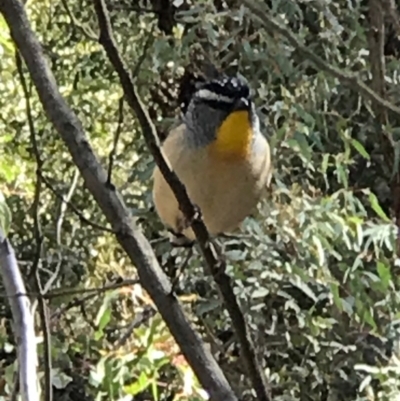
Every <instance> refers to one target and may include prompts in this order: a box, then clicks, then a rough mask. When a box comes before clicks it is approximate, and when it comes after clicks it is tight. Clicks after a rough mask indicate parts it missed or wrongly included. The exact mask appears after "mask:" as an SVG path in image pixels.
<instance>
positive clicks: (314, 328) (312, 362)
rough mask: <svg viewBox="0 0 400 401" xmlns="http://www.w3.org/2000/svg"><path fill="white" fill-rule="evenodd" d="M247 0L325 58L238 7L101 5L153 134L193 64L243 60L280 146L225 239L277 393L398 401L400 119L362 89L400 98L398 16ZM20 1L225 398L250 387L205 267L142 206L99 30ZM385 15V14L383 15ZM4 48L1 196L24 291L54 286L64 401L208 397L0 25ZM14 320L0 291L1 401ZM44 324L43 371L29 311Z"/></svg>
mask: <svg viewBox="0 0 400 401" xmlns="http://www.w3.org/2000/svg"><path fill="white" fill-rule="evenodd" d="M258 1H259V2H260V3H265V4H267V6H268V7H269V16H271V17H273V18H274V19H275V20H276V21H278V23H279V25H280V27H281V28H282V29H283V30H284V31H285V30H286V31H289V32H292V33H293V34H294V35H295V37H296V38H297V41H298V42H299V44H303V45H306V46H307V48H308V49H310V50H311V52H312V53H313V54H314V55H315V56H316V57H318V58H319V59H322V60H323V61H325V63H326V64H327V65H328V67H329V68H330V70H331V71H327V69H326V68H322V66H321V65H318V63H316V62H315V60H310V58H309V57H307V54H305V53H304V51H302V48H299V47H296V46H294V44H293V42H292V43H290V42H288V40H287V38H286V37H285V36H284V35H282V34H281V33H282V32H278V31H277V30H276V29H275V30H274V29H273V28H271V27H270V28H269V29H266V26H264V25H263V24H262V22H260V18H259V17H258V16H257V15H256V14H254V13H253V12H252V11H250V10H249V9H248V8H246V6H245V5H244V4H242V2H239V1H235V0H230V1H228V0H226V1H218V0H214V1H212V0H202V1H189V0H182V1H174V2H172V1H165V2H163V1H141V2H135V1H131V2H129V1H128V0H121V1H114V0H108V2H107V6H108V8H109V10H110V15H111V20H112V25H113V29H114V33H115V35H116V38H117V42H118V45H119V47H120V49H121V52H122V54H123V57H124V59H125V61H126V62H127V64H128V65H129V67H130V69H131V71H132V73H133V74H134V75H136V84H137V86H138V88H139V92H140V95H141V97H142V99H143V101H144V103H145V105H146V107H147V108H148V110H149V113H150V115H151V117H152V119H153V121H154V122H155V123H156V125H157V129H158V132H159V134H160V137H161V138H163V137H165V135H166V134H167V132H168V128H169V127H170V126H171V124H172V123H173V121H174V118H175V117H176V115H177V112H178V102H177V101H176V94H177V85H178V84H179V82H180V79H181V78H182V75H183V73H184V69H185V67H186V66H187V65H189V64H196V62H197V60H201V59H202V58H204V57H207V58H209V59H210V60H211V61H212V62H214V63H215V64H217V65H218V66H219V67H220V68H222V69H224V70H226V71H229V72H231V73H235V72H237V71H239V72H240V73H241V74H242V75H243V76H245V77H246V79H247V80H248V81H249V82H250V84H251V86H252V88H253V89H254V93H255V96H254V98H255V100H256V104H257V107H258V109H259V115H260V118H261V122H262V126H263V129H264V131H265V133H266V135H267V136H268V138H269V141H270V143H271V146H272V148H273V158H274V179H273V188H272V191H271V192H270V194H269V196H268V199H266V200H265V201H264V202H263V203H262V204H261V205H260V208H259V212H258V214H257V215H256V216H253V217H251V218H249V219H248V220H247V221H246V223H245V224H244V226H243V229H242V232H241V233H240V235H237V236H235V237H232V238H228V239H226V238H225V239H222V240H221V241H222V243H223V245H224V251H225V255H226V257H227V259H228V272H229V274H230V275H231V277H232V278H233V279H234V285H235V292H236V294H237V297H238V299H239V300H240V304H241V306H242V309H243V312H244V314H245V316H246V318H247V320H248V323H249V325H250V327H251V329H252V334H253V335H254V338H255V343H256V348H257V352H258V353H259V354H260V355H261V356H262V360H263V363H264V367H265V369H266V372H267V376H268V380H269V383H270V385H271V388H272V394H273V396H274V397H273V399H274V400H276V401H279V400H282V401H283V400H288V399H290V400H316V401H317V400H329V401H338V400H346V401H347V400H367V399H368V400H382V401H383V400H395V399H399V397H400V381H399V379H398V371H399V368H400V363H399V359H398V358H399V354H398V336H399V330H400V326H399V318H400V315H399V312H398V311H397V307H398V306H399V304H400V298H399V295H398V291H399V280H398V271H399V268H398V266H397V265H396V264H395V259H396V233H397V231H396V228H394V225H393V223H392V221H393V219H394V218H396V217H399V216H396V211H397V210H399V211H400V208H399V209H397V208H398V206H397V205H400V198H398V197H399V196H400V192H398V189H397V188H398V185H397V182H398V160H399V154H400V153H399V145H398V138H399V132H398V126H399V123H400V118H399V117H400V116H399V115H396V114H395V113H394V112H391V111H388V110H386V109H384V108H382V107H380V106H379V105H378V104H376V103H374V102H371V101H370V99H367V98H366V97H365V93H364V92H363V90H362V88H360V85H359V82H365V83H366V84H367V85H368V86H370V87H371V88H373V90H374V91H375V92H376V93H378V94H380V95H382V96H383V97H386V98H387V99H388V100H390V101H391V102H393V103H395V101H396V99H397V97H398V95H399V87H400V86H399V75H398V70H399V67H400V62H399V60H398V50H399V49H400V45H399V42H398V41H397V39H396V37H397V35H396V33H395V32H396V24H395V22H396V20H395V18H396V16H395V17H394V19H393V18H389V17H390V16H391V15H392V14H393V15H395V11H396V10H393V9H392V10H390V9H385V7H383V8H382V7H380V6H379V4H380V2H379V0H370V1H369V2H367V1H364V0H352V1H343V0H340V1H335V2H329V1H321V0H312V1H306V0H301V1H279V0H271V1H266V2H261V0H258ZM244 3H246V2H244ZM255 3H257V2H255ZM382 4H384V3H383V2H382ZM26 9H27V12H28V16H29V19H30V21H31V23H32V26H33V29H34V30H35V32H36V34H37V35H38V37H39V38H40V40H41V42H42V44H43V46H44V49H45V51H46V55H47V57H48V61H49V65H50V67H51V69H52V71H53V72H54V74H55V76H56V79H57V83H58V85H59V87H60V90H61V92H62V94H63V96H64V97H65V98H66V100H67V101H68V103H69V104H70V105H71V106H72V107H73V109H74V111H75V112H76V113H77V114H78V116H79V118H80V119H81V121H82V122H83V124H84V127H85V130H86V132H87V134H88V136H89V139H90V143H91V146H93V148H94V149H95V151H96V153H97V155H98V156H99V158H100V159H101V161H102V163H103V165H105V166H107V165H109V164H110V159H112V160H113V162H112V181H113V183H114V185H115V186H116V187H117V188H118V189H119V190H120V191H121V193H122V195H123V197H124V201H125V202H126V204H127V205H129V207H130V209H131V212H132V214H133V215H134V216H135V217H136V218H137V223H138V224H140V226H141V227H142V229H143V230H144V232H145V234H146V236H147V237H148V238H149V239H151V242H152V244H153V246H154V249H155V251H156V252H157V255H158V257H159V260H160V262H161V263H162V265H163V267H164V269H165V270H166V271H167V272H168V274H169V275H170V276H171V277H172V278H173V279H174V280H175V281H176V291H177V293H178V294H179V297H180V298H181V301H182V302H183V304H184V305H185V310H186V312H187V313H188V314H189V315H190V316H191V319H192V320H193V322H194V324H195V325H196V327H197V329H198V331H199V332H200V333H201V334H202V336H203V338H204V341H206V342H207V343H208V344H209V346H210V347H211V349H212V351H213V354H214V355H215V357H216V359H217V360H218V362H219V363H220V365H221V366H222V368H223V370H224V372H225V374H226V376H227V378H228V380H229V381H230V383H231V385H232V386H233V388H234V390H235V392H236V393H237V394H238V395H240V396H242V395H246V394H247V395H248V394H249V391H248V389H249V381H248V377H247V375H246V372H245V371H244V370H243V364H242V362H241V360H240V358H239V353H238V347H237V344H236V340H235V337H234V336H233V331H232V328H231V322H230V320H229V319H228V317H227V314H226V312H225V310H224V308H223V306H222V304H221V300H220V297H219V295H218V292H217V291H216V288H215V284H214V283H213V280H212V279H211V278H210V277H205V276H204V273H203V269H202V263H203V261H202V259H201V257H200V256H199V254H198V253H197V251H196V249H194V250H193V251H192V252H190V251H188V250H186V249H175V248H171V246H170V245H169V243H168V241H167V240H166V235H165V230H164V229H163V227H162V225H161V223H160V222H159V220H158V218H157V216H156V215H155V212H154V209H153V207H152V200H151V193H150V188H151V173H152V169H153V166H154V162H153V159H152V157H151V156H150V153H149V151H148V149H147V148H146V146H145V143H144V140H143V137H142V134H141V131H140V128H139V125H138V123H137V120H136V119H135V117H134V116H133V115H132V113H131V112H130V110H129V108H128V106H127V105H126V104H125V102H123V101H122V100H121V99H122V90H121V87H120V83H119V80H118V77H117V75H116V73H115V72H114V70H113V68H112V67H111V65H110V63H109V61H108V59H107V58H106V56H105V54H104V51H103V49H102V47H101V46H100V44H99V43H98V24H97V20H96V16H95V13H94V9H93V4H92V2H91V1H86V0H83V1H76V0H68V1H67V0H59V1H50V0H48V1H40V2H39V1H31V2H28V3H27V5H26ZM379 13H381V14H385V15H386V18H384V19H383V21H384V22H383V25H382V24H381V25H379V18H378V14H379ZM379 15H380V14H379ZM377 20H378V22H377ZM399 33H400V32H399ZM380 37H381V39H382V41H381V42H380ZM0 57H1V63H0V93H1V94H2V96H1V97H0V110H1V113H0V144H1V145H0V192H1V193H3V195H4V196H5V198H6V200H7V203H8V205H9V208H10V210H11V213H12V224H11V228H10V233H9V238H10V240H11V242H12V244H13V246H14V247H15V249H16V252H17V255H18V259H19V263H20V267H21V269H22V271H23V274H24V276H25V277H26V282H27V286H28V288H30V289H32V290H34V288H35V280H34V276H35V272H36V271H38V272H39V275H40V280H41V283H42V286H43V288H45V289H46V291H47V305H48V308H49V313H50V327H48V330H49V331H50V332H51V334H52V339H51V340H52V341H51V350H52V364H53V370H54V376H53V388H54V390H55V394H56V396H57V399H60V400H78V399H79V400H82V399H87V400H94V399H96V400H122V399H134V400H149V399H154V400H172V399H189V400H193V401H194V400H200V399H203V397H204V392H203V390H201V388H200V387H199V385H198V382H197V380H196V379H195V377H194V375H193V373H192V371H191V369H190V367H189V366H188V365H187V363H186V362H185V360H184V359H183V358H182V356H181V355H180V353H179V348H178V347H177V345H176V344H175V342H174V339H173V338H172V337H171V335H170V333H169V332H168V330H167V328H166V326H165V324H164V323H163V321H162V319H161V318H160V316H159V315H158V314H157V313H156V312H155V311H154V309H153V306H152V301H151V300H150V299H149V297H148V295H147V294H146V293H144V292H143V291H142V290H141V288H140V286H139V285H137V284H134V285H130V286H123V285H122V284H124V280H127V279H132V278H133V279H134V278H136V270H135V266H132V265H131V264H130V263H129V261H128V259H127V257H126V256H125V255H124V253H123V252H122V250H121V249H120V247H119V246H118V244H117V242H116V240H115V239H114V236H113V234H112V233H110V232H109V230H107V223H106V220H105V218H104V216H103V215H102V213H101V211H100V210H99V208H98V207H97V205H96V204H95V202H94V201H93V199H92V198H91V196H90V194H89V193H88V191H87V190H86V189H85V188H84V186H83V182H82V179H81V178H80V176H79V173H78V172H77V169H76V167H75V166H74V164H73V162H72V159H71V156H70V155H69V153H68V152H67V150H66V148H65V147H64V145H63V143H62V142H61V140H60V139H59V137H58V135H57V133H56V132H55V130H54V128H53V127H52V126H51V125H50V123H49V122H48V121H47V119H46V117H45V115H44V113H43V110H42V106H41V104H40V102H39V99H38V96H37V94H36V91H35V90H34V88H33V86H32V83H31V81H30V78H29V75H28V73H27V71H26V68H25V66H24V65H23V63H21V61H20V60H19V59H18V57H16V54H15V47H14V44H13V42H12V41H11V39H10V37H9V32H8V28H7V25H6V23H5V21H4V20H3V19H2V18H0ZM382 60H384V63H383V64H382ZM379 63H380V66H379ZM382 66H383V67H382ZM382 68H383V71H382ZM332 71H333V73H332ZM351 73H356V74H357V75H358V77H359V79H360V80H359V81H357V80H355V79H353V78H349V76H350V74H351ZM382 76H383V77H384V79H383V80H382ZM110 155H111V156H110ZM244 196H245V194H244ZM66 202H67V203H66ZM111 283H112V285H111ZM115 283H117V284H115ZM118 283H119V284H120V285H119V284H118ZM121 283H122V284H121ZM110 287H112V288H110ZM94 289H95V290H94ZM10 317H11V315H10V310H9V308H8V305H7V303H6V302H2V303H1V305H0V399H8V398H9V396H10V394H11V392H12V391H13V386H14V384H13V383H14V374H15V371H16V364H15V359H16V352H15V341H14V338H13V335H12V331H11V326H10ZM37 334H38V342H39V343H38V347H39V356H40V358H41V363H40V368H39V371H40V373H41V374H42V375H41V376H40V379H41V380H42V376H43V373H44V366H45V364H44V360H43V347H44V336H43V334H44V333H43V328H42V327H41V326H40V324H39V319H38V323H37ZM125 396H128V398H124V397H125ZM129 396H134V398H129ZM83 397H84V398H83ZM174 397H175V398H174ZM396 397H397V398H396Z"/></svg>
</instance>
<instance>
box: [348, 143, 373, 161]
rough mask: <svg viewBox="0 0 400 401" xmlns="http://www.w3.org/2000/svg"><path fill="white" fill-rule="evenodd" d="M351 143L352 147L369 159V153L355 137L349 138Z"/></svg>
mask: <svg viewBox="0 0 400 401" xmlns="http://www.w3.org/2000/svg"><path fill="white" fill-rule="evenodd" d="M351 144H352V145H353V147H354V149H355V150H356V151H357V152H358V153H359V154H360V155H361V156H363V157H365V158H366V159H368V160H370V159H371V158H370V156H369V153H368V152H367V151H366V150H365V148H364V146H363V145H361V143H360V142H358V141H357V140H356V139H352V140H351Z"/></svg>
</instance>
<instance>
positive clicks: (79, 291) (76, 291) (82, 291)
mask: <svg viewBox="0 0 400 401" xmlns="http://www.w3.org/2000/svg"><path fill="white" fill-rule="evenodd" d="M138 283H139V280H137V279H127V280H123V281H119V282H117V283H112V284H107V285H104V286H103V287H92V288H70V289H69V288H66V289H65V288H63V289H62V290H60V289H57V290H53V291H49V292H47V293H46V294H43V298H45V299H53V298H59V297H66V296H70V295H86V294H92V295H93V294H94V295H98V294H101V293H103V292H107V291H111V290H115V289H117V288H122V287H128V286H131V285H134V284H138ZM20 295H24V296H27V297H38V296H39V294H38V293H36V292H27V293H23V294H22V293H21V294H20ZM0 298H8V295H7V294H6V293H0Z"/></svg>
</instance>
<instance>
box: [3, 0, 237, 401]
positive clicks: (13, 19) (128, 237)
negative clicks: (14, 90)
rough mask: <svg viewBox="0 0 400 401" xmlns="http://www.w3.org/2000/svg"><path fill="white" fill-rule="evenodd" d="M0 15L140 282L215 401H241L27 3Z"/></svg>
mask: <svg viewBox="0 0 400 401" xmlns="http://www.w3.org/2000/svg"><path fill="white" fill-rule="evenodd" d="M0 12H1V13H2V14H3V15H4V17H5V20H6V22H7V24H8V26H9V28H10V31H11V36H12V38H13V40H14V41H15V43H16V45H17V47H18V50H19V51H20V53H21V55H22V57H23V59H24V60H25V63H26V65H27V67H28V70H29V73H30V75H31V77H32V80H33V82H34V84H35V87H36V90H37V92H38V94H39V98H40V101H41V103H42V105H43V108H44V110H45V112H46V115H47V117H48V119H49V120H50V121H51V122H52V124H53V125H54V127H55V128H56V130H57V131H58V133H59V135H60V137H61V138H62V140H63V141H64V143H65V144H66V146H67V147H68V149H69V152H70V153H71V156H72V158H73V160H74V163H75V164H76V166H77V167H78V168H79V170H80V172H81V174H82V176H83V178H84V181H85V184H86V186H87V188H88V189H89V191H90V192H91V193H92V195H93V197H94V198H95V200H96V202H97V203H98V204H99V206H100V207H101V209H102V210H103V212H104V214H105V216H106V218H107V219H108V221H109V222H110V224H111V226H112V228H113V231H114V232H116V237H117V239H118V241H119V243H120V244H121V246H122V247H123V249H124V250H125V251H126V253H127V254H128V255H129V257H130V259H131V261H132V262H133V263H134V264H135V265H136V267H137V270H138V274H139V278H140V282H141V284H142V286H143V287H144V289H145V290H146V291H147V292H148V293H149V294H150V296H151V297H152V299H153V301H154V303H155V304H156V306H157V308H158V310H159V311H160V313H161V315H162V317H163V319H164V320H165V322H166V324H167V325H168V327H169V329H170V330H171V333H172V335H173V336H174V338H175V339H176V341H177V343H178V345H179V346H180V348H181V350H182V352H183V354H184V355H185V357H186V359H187V360H188V362H189V364H190V365H191V366H192V368H193V370H194V372H195V373H196V375H197V376H198V378H199V380H200V382H201V384H202V386H203V387H204V388H205V389H206V390H207V391H208V393H209V394H210V397H211V399H213V400H226V401H236V400H237V398H236V396H235V395H234V393H233V391H232V389H231V388H230V386H229V384H228V382H227V380H226V378H225V376H224V375H223V373H222V371H221V369H220V368H219V366H218V365H217V363H216V362H215V360H214V358H213V357H212V355H211V354H210V352H209V351H208V350H207V349H206V347H205V346H204V344H203V342H202V340H201V338H200V337H199V335H198V334H197V333H196V332H195V331H194V330H193V328H192V327H191V325H190V323H189V321H188V319H187V317H186V316H185V315H184V313H183V310H182V307H181V305H180V303H179V301H178V300H177V299H176V297H175V296H174V295H173V294H172V292H171V284H170V282H169V281H168V279H167V277H166V275H165V274H164V272H163V271H162V269H161V268H160V265H159V264H158V262H157V259H156V257H155V255H154V252H153V250H152V248H151V246H150V244H149V242H148V241H147V239H146V238H145V237H144V235H143V234H142V232H141V231H140V230H139V229H138V228H137V227H136V225H135V224H134V223H133V222H132V220H131V216H130V214H129V212H128V210H127V209H126V207H125V205H124V204H123V201H122V199H121V198H120V196H119V194H118V193H117V192H116V191H115V189H114V188H113V187H112V186H110V185H107V174H106V172H105V170H104V169H103V168H102V167H101V166H100V164H99V162H98V160H97V158H96V156H95V155H94V153H93V151H92V149H91V147H90V145H89V143H88V141H87V138H86V135H85V133H84V130H83V127H82V124H81V122H80V121H79V120H78V118H77V116H76V115H75V114H74V112H73V111H72V110H71V108H70V107H69V106H68V105H67V103H66V102H65V100H64V98H63V97H62V96H61V94H60V92H59V89H58V87H57V84H56V82H55V79H54V75H53V73H52V72H51V70H50V69H49V67H48V65H47V63H46V60H45V58H44V54H43V50H42V48H41V46H40V44H39V42H38V40H37V38H36V36H35V34H34V33H33V31H32V29H31V27H30V24H29V21H28V19H27V16H26V13H25V10H24V8H23V5H22V3H20V2H19V1H18V0H2V1H0Z"/></svg>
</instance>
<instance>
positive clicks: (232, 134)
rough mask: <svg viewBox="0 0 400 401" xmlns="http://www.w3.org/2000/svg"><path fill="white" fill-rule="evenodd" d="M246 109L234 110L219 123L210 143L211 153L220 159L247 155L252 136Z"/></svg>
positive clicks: (238, 157)
mask: <svg viewBox="0 0 400 401" xmlns="http://www.w3.org/2000/svg"><path fill="white" fill-rule="evenodd" d="M249 118H250V116H249V112H248V111H246V110H239V111H234V112H233V113H231V114H230V115H229V116H228V117H227V118H226V119H225V120H224V122H223V123H222V124H221V126H220V128H219V130H218V131H217V137H216V139H215V141H214V142H213V143H212V144H210V146H209V149H210V151H211V153H213V154H216V155H217V156H218V157H220V158H222V159H244V158H246V157H247V155H248V153H249V150H250V145H251V141H252V138H253V128H252V126H251V123H250V120H249Z"/></svg>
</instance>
